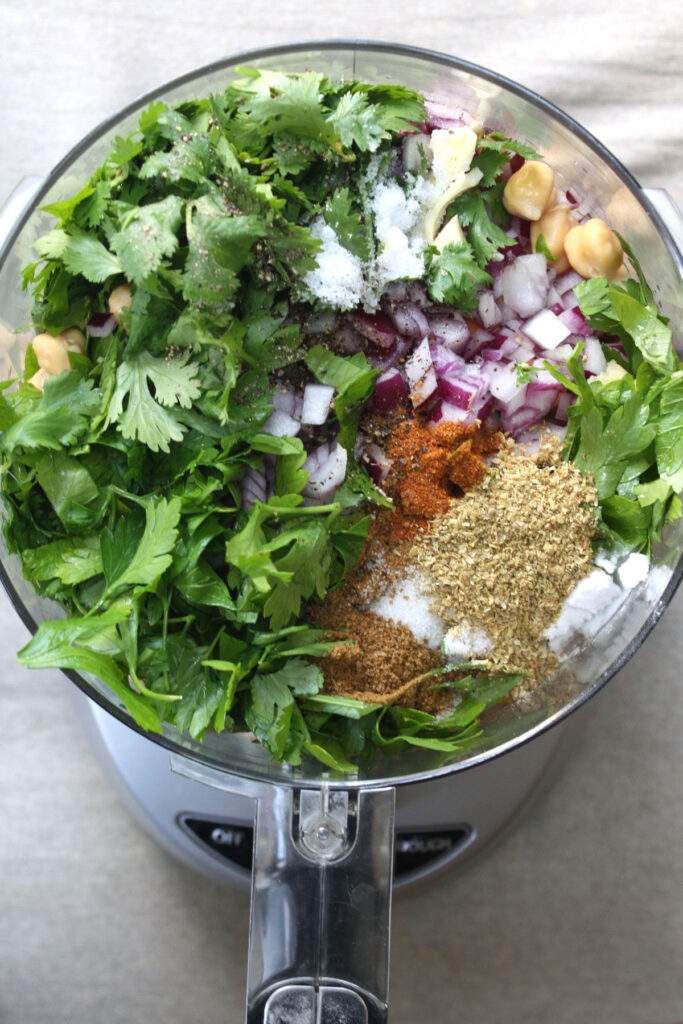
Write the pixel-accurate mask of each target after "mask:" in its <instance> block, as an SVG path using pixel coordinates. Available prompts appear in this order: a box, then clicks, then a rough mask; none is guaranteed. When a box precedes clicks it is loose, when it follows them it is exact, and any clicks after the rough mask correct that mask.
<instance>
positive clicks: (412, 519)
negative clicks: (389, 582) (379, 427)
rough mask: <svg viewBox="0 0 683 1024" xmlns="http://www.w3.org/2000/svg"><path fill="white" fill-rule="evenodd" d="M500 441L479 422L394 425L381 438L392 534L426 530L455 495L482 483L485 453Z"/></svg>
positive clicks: (495, 448)
mask: <svg viewBox="0 0 683 1024" xmlns="http://www.w3.org/2000/svg"><path fill="white" fill-rule="evenodd" d="M502 443H503V435H502V434H501V433H499V432H498V431H496V430H491V429H489V428H487V427H484V426H482V424H481V423H479V422H478V421H477V422H476V423H468V424H464V423H451V422H447V423H440V424H438V425H437V426H432V427H430V426H428V425H427V424H425V423H423V422H422V421H421V420H419V419H408V420H406V421H404V422H402V423H400V424H398V425H397V426H395V427H394V428H393V430H392V431H391V433H390V434H389V436H388V438H387V440H386V442H385V451H386V455H387V457H388V459H389V460H390V462H391V469H390V471H389V474H388V476H387V479H386V481H385V482H384V484H383V487H384V490H385V491H386V493H387V494H389V495H390V496H391V498H392V499H393V501H394V512H393V516H392V535H393V537H394V538H395V539H403V538H405V537H408V536H411V535H413V534H414V533H415V532H416V531H417V530H418V529H425V528H428V525H429V522H430V521H431V520H432V519H433V517H434V516H435V515H438V514H439V513H443V512H446V511H447V510H448V508H450V505H451V502H452V501H453V498H454V497H457V496H459V495H460V494H462V492H463V491H466V490H468V489H469V488H471V487H474V486H475V485H476V484H478V483H481V481H482V480H483V479H484V477H485V476H486V471H487V459H488V457H489V456H491V455H493V454H494V453H495V452H497V451H498V450H499V448H500V446H501V444H502Z"/></svg>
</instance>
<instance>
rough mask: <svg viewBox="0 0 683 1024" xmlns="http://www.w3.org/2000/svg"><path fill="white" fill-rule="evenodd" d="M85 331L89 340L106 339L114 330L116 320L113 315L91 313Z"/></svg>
mask: <svg viewBox="0 0 683 1024" xmlns="http://www.w3.org/2000/svg"><path fill="white" fill-rule="evenodd" d="M85 330H86V333H87V334H89V335H90V337H91V338H107V337H108V336H109V335H110V334H112V333H113V332H114V331H115V330H116V318H115V317H114V314H113V313H93V315H92V316H91V317H90V319H89V320H88V322H87V324H86V325H85Z"/></svg>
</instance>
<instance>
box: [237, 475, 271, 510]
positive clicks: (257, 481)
mask: <svg viewBox="0 0 683 1024" xmlns="http://www.w3.org/2000/svg"><path fill="white" fill-rule="evenodd" d="M240 487H241V490H242V508H243V509H244V511H245V512H248V511H249V509H250V508H251V506H252V505H253V504H254V502H255V501H266V500H267V496H268V487H267V484H266V474H265V472H264V470H261V469H254V468H253V467H252V466H248V467H247V471H246V473H245V474H244V476H243V477H242V480H241V483H240Z"/></svg>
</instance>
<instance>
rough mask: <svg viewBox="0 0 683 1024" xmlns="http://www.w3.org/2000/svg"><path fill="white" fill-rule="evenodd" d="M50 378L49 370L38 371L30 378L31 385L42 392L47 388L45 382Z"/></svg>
mask: <svg viewBox="0 0 683 1024" xmlns="http://www.w3.org/2000/svg"><path fill="white" fill-rule="evenodd" d="M49 376H50V374H49V373H48V372H47V370H36V372H35V373H34V374H33V376H32V377H30V378H29V384H33V386H34V388H38V390H39V391H42V390H43V389H44V387H45V381H46V380H47V378H48V377H49Z"/></svg>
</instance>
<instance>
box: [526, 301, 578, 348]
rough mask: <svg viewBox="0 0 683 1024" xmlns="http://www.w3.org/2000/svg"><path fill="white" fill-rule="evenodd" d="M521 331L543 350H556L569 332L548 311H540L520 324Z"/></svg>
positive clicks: (564, 325) (556, 317)
mask: <svg viewBox="0 0 683 1024" xmlns="http://www.w3.org/2000/svg"><path fill="white" fill-rule="evenodd" d="M522 330H523V331H524V333H525V334H526V335H527V337H529V338H531V339H532V340H533V341H535V342H537V344H539V345H540V346H541V348H544V349H553V348H557V346H558V345H561V344H562V342H563V341H564V340H565V339H566V338H568V337H569V335H570V334H571V331H570V330H569V328H568V327H567V326H566V324H564V323H563V322H562V321H561V320H560V318H559V317H558V316H556V315H555V313H553V312H552V310H550V309H541V310H539V312H538V313H536V314H535V316H532V317H531V319H530V320H527V321H526V323H524V324H522Z"/></svg>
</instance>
